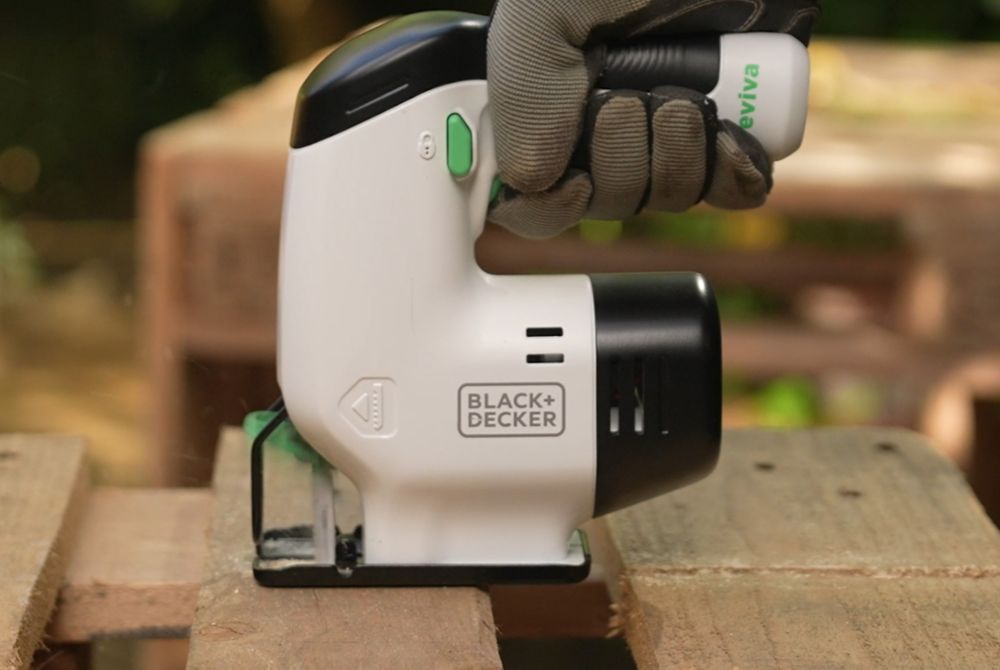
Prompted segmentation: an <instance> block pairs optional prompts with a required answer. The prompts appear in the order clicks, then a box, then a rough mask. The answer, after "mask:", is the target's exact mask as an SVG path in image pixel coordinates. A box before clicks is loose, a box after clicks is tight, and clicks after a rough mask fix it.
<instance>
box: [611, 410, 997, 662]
mask: <svg viewBox="0 0 1000 670" xmlns="http://www.w3.org/2000/svg"><path fill="white" fill-rule="evenodd" d="M605 529H606V532H607V534H608V538H607V539H608V540H609V543H610V545H611V547H612V550H613V551H612V553H613V555H612V556H610V557H609V559H608V560H609V562H610V570H611V572H612V574H613V575H617V580H614V579H612V580H611V581H612V584H611V586H612V587H613V590H614V591H615V595H616V598H617V599H618V600H619V602H620V605H621V612H620V621H619V624H620V625H621V627H622V628H623V630H624V633H625V635H626V637H627V639H628V641H629V644H630V646H631V648H632V651H633V654H634V656H635V659H636V662H637V664H638V666H639V667H640V668H656V667H708V668H714V667H718V668H733V667H926V668H951V667H954V668H970V667H998V666H1000V534H998V532H997V529H996V528H995V527H994V526H993V525H992V524H991V523H990V521H989V520H988V519H987V518H986V516H985V514H984V513H983V511H982V509H981V507H980V506H979V504H978V503H977V502H976V500H975V498H974V497H973V496H972V494H971V492H970V490H969V488H968V487H967V486H966V484H965V482H964V480H963V479H962V476H961V474H960V473H959V472H958V471H957V470H956V469H955V468H954V467H953V466H952V465H951V464H949V463H948V462H946V461H945V460H944V459H943V458H941V457H940V456H939V455H937V454H936V453H935V452H934V451H933V449H932V448H931V447H930V446H929V445H928V444H927V443H926V442H925V440H924V439H923V438H922V437H920V436H918V435H916V434H914V433H910V432H906V431H900V430H885V429H830V430H816V431H804V432H803V431H796V432H776V431H775V432H769V431H734V432H729V433H727V434H726V436H725V439H724V444H723V452H722V458H721V460H720V463H719V467H718V470H717V471H716V472H715V473H714V474H713V475H711V476H710V477H709V478H708V479H706V480H705V481H703V482H701V483H699V484H696V485H694V486H691V487H689V488H686V489H682V490H680V491H677V492H676V493H673V494H671V495H667V496H663V497H660V498H658V499H656V500H654V501H651V502H649V503H646V504H643V505H640V506H637V507H634V508H631V509H628V510H624V511H622V512H619V513H616V514H614V515H612V516H610V517H609V518H608V519H607V521H606V524H605ZM615 550H616V551H615Z"/></svg>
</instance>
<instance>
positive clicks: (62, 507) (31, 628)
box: [0, 435, 88, 668]
mask: <svg viewBox="0 0 1000 670" xmlns="http://www.w3.org/2000/svg"><path fill="white" fill-rule="evenodd" d="M87 483H88V480H87V467H86V447H85V445H84V441H83V440H82V439H81V438H77V437H68V436H48V435H4V436H0V667H2V668H25V667H28V664H29V663H30V662H31V657H32V654H33V653H34V651H35V648H36V647H37V646H38V644H39V643H40V641H41V638H42V632H43V631H44V629H45V623H46V621H48V618H49V615H50V613H51V612H52V607H53V605H54V604H55V600H56V592H57V591H58V589H59V583H60V582H61V581H62V577H63V571H64V569H65V566H66V557H67V553H68V549H69V547H70V546H71V542H72V540H73V535H74V532H75V530H76V526H77V521H78V514H77V512H78V510H79V509H80V508H81V506H82V504H83V500H84V498H85V496H86V493H87Z"/></svg>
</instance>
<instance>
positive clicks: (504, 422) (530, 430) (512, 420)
mask: <svg viewBox="0 0 1000 670" xmlns="http://www.w3.org/2000/svg"><path fill="white" fill-rule="evenodd" d="M565 409H566V393H565V390H564V389H563V386H562V384H544V383H525V384H465V385H463V386H462V387H461V388H460V389H459V390H458V432H459V433H460V434H462V435H463V436H465V437H554V436H556V435H561V434H562V432H563V429H564V428H565V423H564V420H565V417H564V415H565Z"/></svg>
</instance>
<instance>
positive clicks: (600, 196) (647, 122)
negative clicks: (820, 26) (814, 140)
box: [487, 0, 819, 238]
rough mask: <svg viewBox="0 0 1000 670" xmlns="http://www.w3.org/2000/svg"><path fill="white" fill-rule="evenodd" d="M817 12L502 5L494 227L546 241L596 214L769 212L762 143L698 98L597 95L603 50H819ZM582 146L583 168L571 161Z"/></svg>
mask: <svg viewBox="0 0 1000 670" xmlns="http://www.w3.org/2000/svg"><path fill="white" fill-rule="evenodd" d="M818 14H819V0H498V2H497V5H496V8H495V10H494V14H493V20H492V24H491V26H490V32H489V38H488V42H487V79H488V83H489V96H490V105H491V108H492V110H493V121H494V132H495V135H496V142H497V163H498V166H499V170H500V178H501V180H502V181H503V182H504V185H505V186H504V188H503V189H501V192H500V195H499V197H498V199H497V200H496V201H495V202H494V204H493V206H492V208H491V210H490V213H489V219H490V220H491V221H493V222H495V223H498V224H500V225H502V226H504V227H506V228H508V229H510V230H512V231H514V232H516V233H518V234H520V235H523V236H526V237H536V238H537V237H549V236H552V235H555V234H557V233H559V232H561V231H563V230H565V229H566V228H568V227H570V226H572V225H574V224H575V223H576V222H578V221H579V220H580V219H581V218H584V217H585V216H586V217H591V218H604V219H619V218H622V217H625V216H628V215H630V214H633V213H635V212H637V211H639V210H641V209H643V208H647V207H648V208H649V209H653V210H662V211H670V212H681V211H684V210H686V209H688V208H689V207H691V206H692V205H694V204H696V203H697V202H699V201H700V200H705V201H706V202H708V203H710V204H712V205H716V206H719V207H724V208H727V209H742V208H748V207H756V206H758V205H760V204H762V203H763V202H764V200H765V199H766V198H767V194H768V192H769V191H770V189H771V168H772V165H771V161H770V159H769V158H768V156H767V154H766V153H765V152H764V150H763V148H762V147H761V146H760V143H759V142H758V141H757V140H756V139H755V138H754V137H753V136H752V135H750V134H749V133H747V132H746V131H745V130H743V129H742V128H740V127H739V126H737V125H736V124H733V123H731V122H728V121H721V122H720V121H719V120H718V118H717V116H716V112H715V104H714V103H713V102H712V101H711V100H709V99H708V98H706V97H705V96H704V95H703V94H701V93H699V92H697V91H694V90H690V89H684V88H678V87H672V86H664V87H661V88H657V89H654V90H653V91H652V92H639V91H628V90H615V91H601V92H595V91H594V90H593V87H594V82H595V81H596V78H597V76H598V73H599V69H600V67H601V64H602V63H603V61H604V54H605V47H604V45H605V44H606V43H608V42H612V41H628V40H632V39H634V38H637V37H641V36H648V35H671V34H685V33H729V32H746V31H767V32H786V33H791V34H792V35H794V36H795V37H797V38H799V39H800V40H801V41H803V42H808V39H809V36H810V32H811V30H812V25H813V22H814V21H815V19H816V17H817V16H818ZM581 137H583V138H585V139H584V141H585V143H586V145H587V146H585V147H583V149H584V152H583V153H584V154H585V155H586V156H587V157H588V161H587V162H588V163H589V165H586V166H577V165H576V163H577V161H574V160H571V159H572V158H573V156H574V151H575V150H576V149H577V144H578V142H579V141H580V138H581Z"/></svg>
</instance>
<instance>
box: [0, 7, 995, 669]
mask: <svg viewBox="0 0 1000 670" xmlns="http://www.w3.org/2000/svg"><path fill="white" fill-rule="evenodd" d="M490 5H491V3H490V2H487V1H472V0H468V1H466V2H457V1H453V2H436V3H428V2H413V0H409V1H406V2H404V1H403V0H393V1H386V0H367V1H366V2H360V1H354V2H345V1H343V0H256V1H250V0H83V1H81V0H49V1H48V2H45V3H39V2H36V1H33V0H31V1H29V0H4V2H3V3H2V4H0V431H2V432H15V431H28V432H66V433H79V434H84V435H86V436H88V437H89V438H90V449H91V458H92V461H93V465H94V467H93V470H94V471H95V473H96V477H97V479H98V480H99V481H100V482H101V483H110V484H121V485H172V486H174V485H198V484H204V483H206V482H207V481H208V478H209V476H210V472H211V463H212V453H213V446H214V442H215V438H216V435H217V432H218V429H219V426H221V425H223V424H226V423H230V424H235V423H239V422H240V421H241V419H242V417H243V415H244V414H245V413H246V412H247V411H249V410H251V409H257V408H261V407H264V406H265V405H267V404H268V403H269V402H270V401H271V400H272V399H273V398H274V397H275V395H276V394H277V387H276V384H275V381H274V374H275V373H274V365H273V353H274V313H275V279H276V269H277V268H276V253H277V239H278V223H279V214H280V203H281V188H282V180H283V176H284V175H283V172H284V160H285V154H286V151H287V149H286V146H287V138H288V133H289V124H290V119H291V107H292V104H293V101H294V96H295V91H296V88H297V87H298V85H299V83H300V82H301V81H302V79H303V78H304V77H305V75H306V74H307V72H308V71H309V69H310V67H311V66H312V65H313V64H314V63H315V62H316V61H317V59H318V58H320V57H321V56H322V54H323V53H325V51H326V50H328V49H329V47H330V45H332V44H334V43H335V42H336V41H338V40H340V39H342V38H343V37H344V36H345V35H347V34H348V33H349V32H351V31H352V30H356V29H358V28H359V27H361V26H364V25H366V24H368V23H370V22H372V21H374V20H377V19H378V18H380V17H383V16H386V15H390V14H399V13H407V12H414V11H418V10H420V9H431V8H451V9H464V10H468V11H476V12H481V13H486V12H488V11H489V9H490ZM998 40H1000V0H952V1H951V2H947V3H944V2H939V1H937V0H829V1H828V2H826V4H825V14H824V16H823V19H822V21H821V22H820V24H819V26H818V35H817V39H816V42H815V43H814V45H813V47H812V58H813V69H814V75H813V82H812V96H811V112H810V117H809V127H808V130H807V137H806V141H805V144H804V146H803V148H802V150H801V151H800V152H799V153H798V154H796V155H795V156H794V157H792V158H790V159H788V160H787V161H785V162H783V163H781V164H779V165H778V167H777V171H776V172H777V173H776V183H777V186H776V188H775V191H774V193H773V195H772V197H771V200H770V202H769V204H768V206H767V207H765V208H764V209H761V210H759V211H754V212H743V213H738V214H732V213H724V212H719V211H714V210H711V209H708V208H699V209H696V210H695V211H692V212H691V213H688V214H685V215H681V216H657V215H643V216H640V217H636V218H635V219H634V220H630V221H625V222H596V221H585V222H583V224H582V225H581V226H580V227H578V228H577V229H574V230H572V231H569V232H567V233H566V234H565V235H563V236H561V237H559V238H557V239H555V240H551V241H547V242H544V243H532V242H526V241H523V240H518V239H515V238H513V237H511V236H509V235H507V234H505V233H503V232H501V231H499V230H495V229H489V230H487V232H486V234H485V235H484V237H483V238H482V239H481V240H480V243H479V246H478V250H477V251H478V255H479V259H480V262H481V264H482V265H483V266H484V267H485V268H486V269H488V270H492V271H495V272H577V271H612V270H616V271H628V270H668V269H675V270H698V271H701V272H703V273H704V274H706V275H707V276H708V278H709V279H710V281H711V282H712V283H713V284H714V285H715V287H716V289H717V292H718V295H719V301H720V307H721V310H722V314H723V320H724V348H725V359H726V360H725V370H726V376H725V394H724V401H725V422H726V425H727V426H729V427H736V426H772V427H803V426H813V425H817V426H823V425H845V424H851V425H855V424H867V425H894V426H905V427H909V428H913V429H917V430H921V431H924V432H926V433H927V434H929V435H930V436H931V437H932V438H933V439H934V440H935V443H936V445H937V446H938V447H939V448H940V449H941V451H942V453H943V454H944V455H946V456H947V457H948V458H950V459H952V460H953V461H954V462H956V463H957V464H958V465H959V467H961V468H962V469H963V471H964V472H965V473H966V474H967V476H968V478H969V480H970V482H971V484H972V486H973V488H974V490H975V491H976V493H977V495H978V496H979V497H980V500H982V502H983V503H984V505H985V506H986V508H987V510H988V511H989V513H990V514H991V515H992V517H993V519H994V521H997V520H1000V267H998V261H997V259H998V258H1000V229H998V225H1000V67H998V65H1000V43H998ZM150 644H151V643H150ZM102 649H103V651H101V650H98V652H95V653H98V655H100V654H103V655H104V656H105V657H110V660H108V662H107V663H100V662H95V665H96V666H101V667H130V666H131V665H132V663H133V661H134V654H135V651H134V650H130V649H129V648H128V647H127V646H125V647H123V646H121V645H118V646H116V645H113V644H109V645H106V646H105V647H102ZM516 651H517V650H516V649H513V648H508V649H507V650H506V651H505V653H506V654H508V655H510V654H514V653H516ZM130 655H131V656H130ZM154 656H155V658H166V659H167V661H165V662H164V663H162V664H160V665H157V666H156V667H172V666H171V661H170V658H171V656H170V654H169V653H161V654H159V655H154ZM173 656H174V657H175V658H174V660H173V665H179V664H182V662H183V661H182V659H183V648H182V649H181V650H180V653H177V652H176V650H175V652H174V654H173ZM510 658H513V657H512V656H510ZM591 660H592V659H591Z"/></svg>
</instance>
